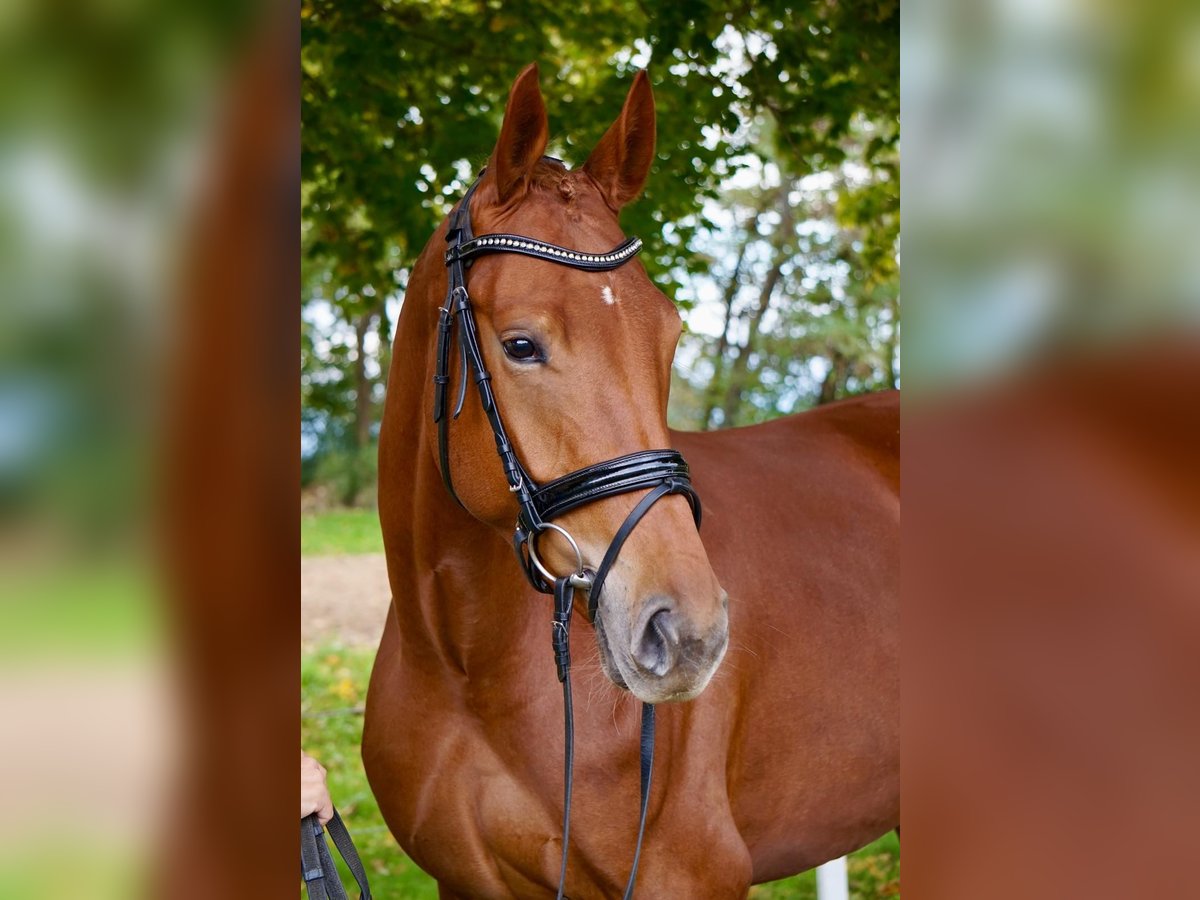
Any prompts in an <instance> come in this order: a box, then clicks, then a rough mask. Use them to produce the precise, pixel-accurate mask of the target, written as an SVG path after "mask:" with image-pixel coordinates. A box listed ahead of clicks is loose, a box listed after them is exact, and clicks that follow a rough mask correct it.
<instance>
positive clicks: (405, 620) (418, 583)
mask: <svg viewBox="0 0 1200 900" xmlns="http://www.w3.org/2000/svg"><path fill="white" fill-rule="evenodd" d="M441 239H442V232H441V231H439V232H438V233H437V234H435V235H434V237H433V239H432V240H431V242H430V246H431V247H433V248H435V249H439V248H440V244H441ZM429 253H430V250H429V249H428V248H427V250H426V253H425V254H423V255H422V259H421V260H420V261H419V262H418V264H417V266H416V267H415V268H414V279H413V281H414V282H418V283H419V284H418V286H422V285H423V286H424V288H425V289H424V290H418V291H414V290H412V284H411V283H410V290H409V292H408V295H407V296H406V298H405V306H404V310H403V312H402V314H401V317H400V322H399V325H398V328H397V331H396V339H395V346H394V349H393V353H392V370H391V372H390V373H389V378H388V390H387V403H386V407H385V411H384V417H383V425H382V428H381V431H380V455H379V514H380V521H381V523H382V525H383V535H384V545H385V551H386V554H387V566H388V578H389V581H390V582H391V588H392V598H393V599H392V605H393V607H394V609H395V615H396V617H397V620H398V624H399V625H400V632H401V636H402V639H403V640H404V641H406V642H407V643H409V644H410V645H411V646H413V647H415V648H420V649H421V650H423V651H432V652H433V653H434V654H435V655H436V656H437V657H438V658H439V659H440V660H441V661H442V662H443V663H444V664H445V665H447V666H449V667H451V668H455V669H460V670H470V669H481V668H485V667H489V666H491V665H492V664H493V663H498V661H499V660H500V659H501V658H502V656H504V655H510V654H501V652H500V651H501V648H502V647H504V646H505V645H506V644H508V643H509V640H508V639H509V638H511V639H512V640H517V639H519V638H518V636H517V635H518V633H520V632H522V631H523V629H524V620H525V619H526V618H527V617H526V616H524V615H522V614H521V612H520V611H521V610H522V609H524V608H525V607H527V606H528V605H529V604H523V603H520V602H519V601H517V597H523V595H524V594H525V593H526V587H525V583H524V580H523V577H522V576H521V574H520V570H519V568H518V566H517V562H516V560H515V559H514V558H513V552H512V548H511V545H509V544H508V542H507V540H506V539H505V538H504V536H502V535H500V534H498V533H497V532H496V531H495V530H494V529H493V528H491V527H490V526H488V525H485V524H484V523H482V522H480V521H479V520H478V519H476V518H474V517H473V516H472V515H470V514H469V513H468V512H467V511H466V510H464V509H463V508H462V507H461V506H459V505H458V503H457V502H455V500H454V499H453V498H452V497H451V496H450V494H449V493H448V492H447V491H446V488H445V485H444V484H443V482H442V477H441V472H440V470H439V469H438V466H437V462H436V459H435V454H436V447H437V434H436V429H437V426H436V425H435V424H434V422H433V415H432V398H431V392H430V391H429V390H428V385H429V383H430V379H431V377H432V372H433V369H432V354H433V351H434V330H435V328H434V326H435V324H436V320H437V308H438V306H440V305H441V302H442V300H443V299H444V293H445V289H446V288H445V280H444V277H443V278H440V279H439V278H437V277H430V276H435V274H436V273H434V272H433V271H432V267H431V266H429V265H428V260H427V258H426V257H427V256H428V255H429ZM418 273H420V274H421V275H422V276H424V277H420V278H418V277H417V275H418ZM467 402H468V403H471V402H478V400H477V398H475V397H473V396H468V398H467ZM509 632H512V634H511V635H510V634H509ZM493 657H495V659H493Z"/></svg>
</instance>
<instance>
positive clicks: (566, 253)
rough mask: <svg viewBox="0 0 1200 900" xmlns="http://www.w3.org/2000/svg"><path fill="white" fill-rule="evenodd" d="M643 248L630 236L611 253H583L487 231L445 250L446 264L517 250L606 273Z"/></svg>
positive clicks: (527, 254) (518, 236)
mask: <svg viewBox="0 0 1200 900" xmlns="http://www.w3.org/2000/svg"><path fill="white" fill-rule="evenodd" d="M641 249H642V239H641V238H636V237H631V238H629V239H628V240H626V241H624V242H623V243H621V244H619V245H618V246H616V247H614V248H613V249H612V250H610V251H609V252H608V253H583V252H582V251H579V250H571V249H569V248H567V247H560V246H558V245H557V244H550V243H547V242H546V241H539V240H537V239H536V238H531V237H525V236H524V235H520V234H485V235H481V236H480V237H477V238H474V239H473V240H470V241H464V242H463V243H462V244H459V245H458V246H455V247H451V248H450V249H449V250H447V251H446V265H450V264H451V263H452V262H455V261H456V260H460V261H462V262H467V261H468V260H471V259H474V258H475V257H476V256H483V255H484V254H485V253H518V254H521V255H522V256H532V257H534V258H535V259H544V260H548V261H550V262H556V263H564V264H566V265H569V266H571V267H572V268H575V269H584V270H586V271H592V272H603V271H605V270H607V269H615V268H617V266H619V265H621V264H622V263H624V262H625V261H626V260H628V259H632V258H633V257H635V256H637V254H638V252H639V251H640V250H641Z"/></svg>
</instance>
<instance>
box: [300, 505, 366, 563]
mask: <svg viewBox="0 0 1200 900" xmlns="http://www.w3.org/2000/svg"><path fill="white" fill-rule="evenodd" d="M382 552H383V533H382V531H380V528H379V514H378V513H377V512H376V511H375V510H374V509H332V510H325V511H323V512H318V513H306V514H305V515H304V516H302V517H301V519H300V555H301V556H328V555H331V554H354V553H382Z"/></svg>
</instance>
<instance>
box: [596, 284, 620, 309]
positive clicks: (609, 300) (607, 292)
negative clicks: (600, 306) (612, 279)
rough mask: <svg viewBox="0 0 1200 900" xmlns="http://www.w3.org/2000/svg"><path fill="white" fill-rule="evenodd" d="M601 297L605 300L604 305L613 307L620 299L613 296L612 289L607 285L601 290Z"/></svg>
mask: <svg viewBox="0 0 1200 900" xmlns="http://www.w3.org/2000/svg"><path fill="white" fill-rule="evenodd" d="M600 297H601V299H603V300H604V303H605V305H607V306H612V305H613V304H614V303H616V302H617V300H618V299H620V298H619V297H616V296H614V295H613V292H612V288H610V287H609V286H608V285H607V284H606V285H605V286H604V287H602V288H600Z"/></svg>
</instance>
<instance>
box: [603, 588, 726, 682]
mask: <svg viewBox="0 0 1200 900" xmlns="http://www.w3.org/2000/svg"><path fill="white" fill-rule="evenodd" d="M728 602H729V601H728V595H726V594H725V593H724V592H722V596H721V604H720V610H719V611H718V613H717V614H716V615H714V616H710V617H709V619H708V621H707V622H703V623H701V622H699V621H698V620H697V618H696V617H695V616H693V615H689V614H688V612H687V611H686V610H685V609H684V608H683V607H682V605H681V604H680V603H679V602H677V601H676V600H675V599H674V598H672V597H669V596H665V595H655V596H652V597H650V598H648V599H647V600H646V601H645V602H644V603H643V604H642V605H641V608H640V609H639V610H638V611H637V612H636V614H634V615H632V616H630V615H627V614H625V613H624V612H623V611H622V610H620V609H619V608H617V607H615V606H614V605H611V604H605V605H604V606H603V607H602V608H601V610H600V612H599V613H598V614H597V616H596V639H597V642H598V643H599V645H600V661H601V665H602V666H603V668H604V671H605V674H606V675H608V677H609V678H610V679H611V680H612V681H613V682H614V683H615V684H617V685H618V686H620V687H624V688H626V689H628V690H629V691H631V692H632V693H633V694H634V695H636V696H637V697H638V698H639V699H640V700H643V701H645V702H646V703H663V702H667V701H672V700H691V699H693V698H695V697H696V696H698V695H699V694H700V693H701V692H702V691H703V690H704V689H705V687H707V686H708V683H709V681H711V680H712V677H713V675H714V674H715V673H716V671H717V668H718V667H719V666H720V664H721V660H722V659H723V658H724V656H725V651H726V649H727V648H728V646H729V614H728Z"/></svg>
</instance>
